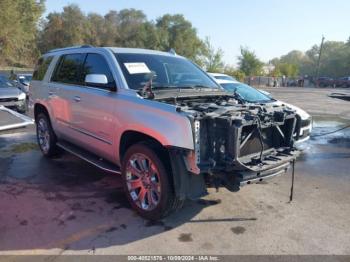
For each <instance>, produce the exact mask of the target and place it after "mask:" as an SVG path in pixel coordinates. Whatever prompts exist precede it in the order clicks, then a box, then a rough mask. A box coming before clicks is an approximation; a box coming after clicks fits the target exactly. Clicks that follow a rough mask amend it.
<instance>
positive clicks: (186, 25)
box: [156, 14, 204, 61]
mask: <svg viewBox="0 0 350 262" xmlns="http://www.w3.org/2000/svg"><path fill="white" fill-rule="evenodd" d="M156 27H157V29H158V31H159V39H160V49H161V50H163V51H169V50H170V49H172V48H173V49H174V50H175V51H176V53H177V54H180V55H183V56H185V57H187V58H189V59H192V60H194V61H198V60H199V59H200V56H201V55H202V53H203V48H204V43H203V41H202V40H200V39H199V37H198V36H197V30H196V29H195V28H194V27H193V26H192V24H191V22H189V21H188V20H186V19H185V18H184V16H183V15H179V14H177V15H169V14H167V15H163V16H162V17H160V18H158V19H157V22H156Z"/></svg>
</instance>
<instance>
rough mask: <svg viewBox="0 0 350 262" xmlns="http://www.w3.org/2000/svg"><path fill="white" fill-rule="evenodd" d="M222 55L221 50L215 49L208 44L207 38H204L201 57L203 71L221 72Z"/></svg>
mask: <svg viewBox="0 0 350 262" xmlns="http://www.w3.org/2000/svg"><path fill="white" fill-rule="evenodd" d="M223 55H224V52H223V51H222V49H220V48H219V49H215V48H214V47H213V45H212V44H211V43H210V39H209V37H206V39H205V41H204V49H203V55H202V59H203V63H201V64H203V66H204V68H205V70H206V71H208V72H221V71H222V70H223V69H224V62H223V60H222V59H223Z"/></svg>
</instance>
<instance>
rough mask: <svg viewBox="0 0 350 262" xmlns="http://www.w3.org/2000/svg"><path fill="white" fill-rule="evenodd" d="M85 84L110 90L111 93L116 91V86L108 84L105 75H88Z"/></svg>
mask: <svg viewBox="0 0 350 262" xmlns="http://www.w3.org/2000/svg"><path fill="white" fill-rule="evenodd" d="M85 84H86V85H87V86H91V87H101V88H106V89H107V88H109V89H110V90H111V91H116V90H117V89H116V87H115V85H113V86H112V85H110V84H108V79H107V76H106V75H104V74H88V75H86V76H85Z"/></svg>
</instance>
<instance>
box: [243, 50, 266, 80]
mask: <svg viewBox="0 0 350 262" xmlns="http://www.w3.org/2000/svg"><path fill="white" fill-rule="evenodd" d="M238 65H239V69H240V70H241V71H242V72H244V74H245V75H246V76H254V75H261V74H262V68H263V65H264V64H263V62H261V61H260V60H259V59H258V58H257V56H256V54H255V53H254V52H253V51H250V50H249V49H248V48H247V47H241V55H240V56H238Z"/></svg>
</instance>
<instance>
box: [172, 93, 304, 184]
mask: <svg viewBox="0 0 350 262" xmlns="http://www.w3.org/2000/svg"><path fill="white" fill-rule="evenodd" d="M177 107H178V112H186V113H188V116H189V118H190V120H191V123H192V128H193V139H194V143H195V145H194V151H193V152H190V153H187V156H186V158H185V163H186V166H187V170H189V171H190V172H191V173H194V174H198V175H201V176H203V178H204V180H205V182H206V183H207V185H211V186H215V187H216V188H219V187H221V186H224V187H226V188H227V189H228V190H230V191H238V190H239V188H240V186H243V185H245V184H250V183H253V182H259V181H263V180H265V179H268V178H271V177H274V176H277V175H280V174H283V173H285V172H286V171H287V169H288V168H289V166H290V164H291V163H292V162H293V161H294V160H295V159H296V157H297V156H298V154H299V152H298V151H297V150H296V149H295V148H294V145H293V144H294V140H293V133H294V130H295V128H296V122H297V117H296V114H295V111H293V110H291V109H290V108H288V107H286V106H283V105H271V106H269V105H266V104H265V105H259V104H257V105H242V104H237V102H236V101H235V100H234V99H232V97H231V98H230V97H221V98H220V99H217V98H215V99H214V98H204V99H203V98H202V99H197V100H193V99H191V100H189V101H181V102H180V103H177ZM193 176H194V175H193ZM189 187H190V188H193V187H191V186H189Z"/></svg>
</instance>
